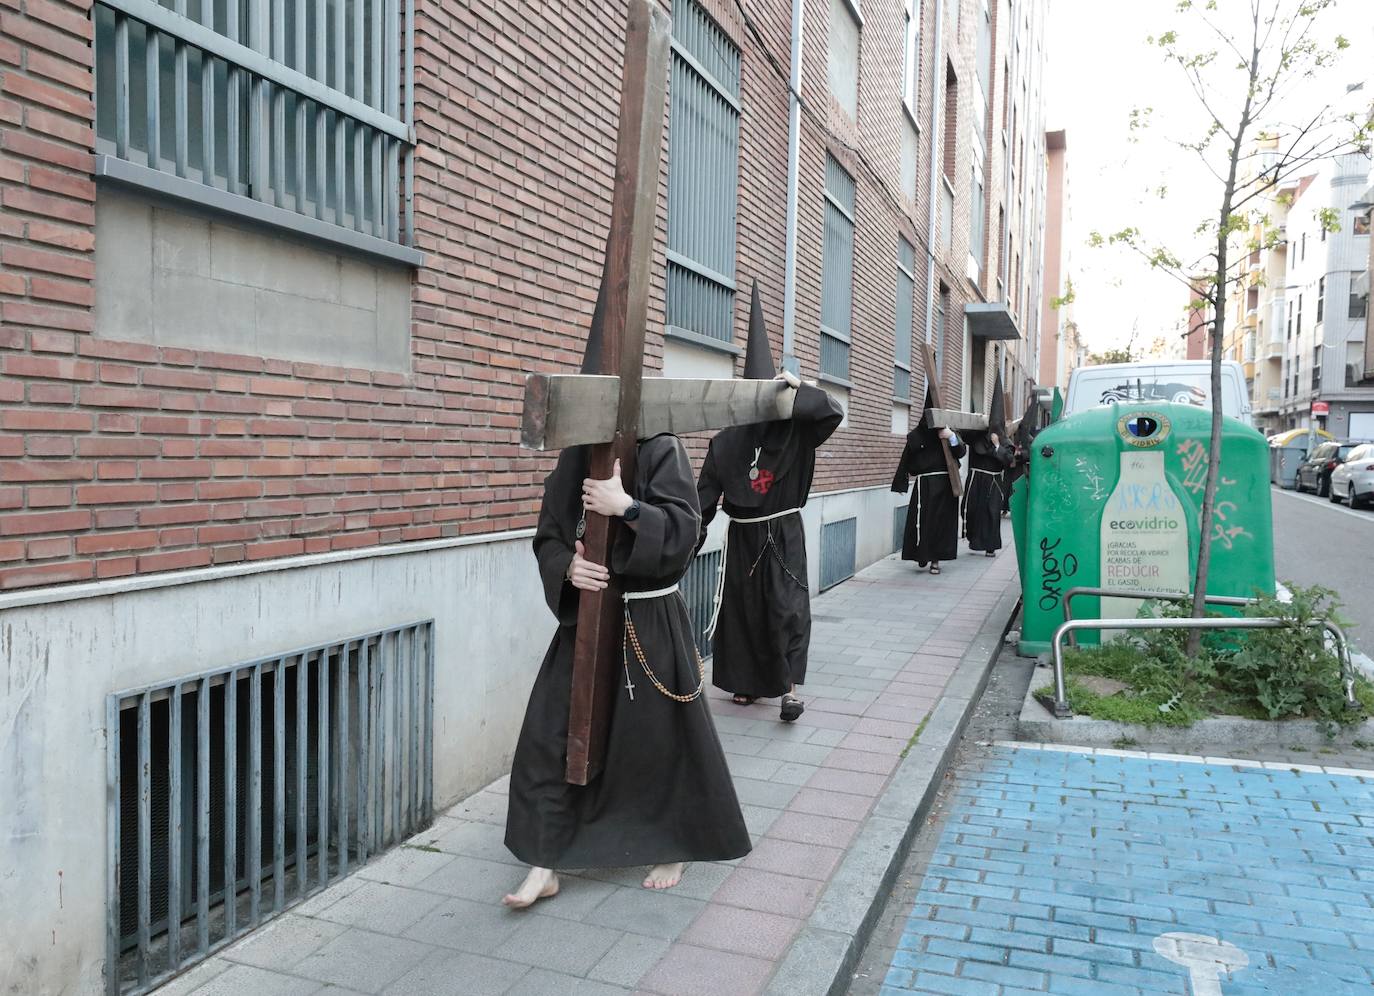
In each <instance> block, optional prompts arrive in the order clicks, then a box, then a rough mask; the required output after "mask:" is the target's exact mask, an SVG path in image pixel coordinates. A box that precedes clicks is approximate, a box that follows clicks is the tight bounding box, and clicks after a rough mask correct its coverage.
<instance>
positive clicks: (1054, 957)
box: [854, 743, 1374, 996]
mask: <svg viewBox="0 0 1374 996" xmlns="http://www.w3.org/2000/svg"><path fill="white" fill-rule="evenodd" d="M1173 934H1187V935H1201V937H1202V938H1206V939H1219V940H1220V941H1221V942H1225V943H1226V944H1230V945H1234V949H1237V950H1233V949H1230V948H1224V947H1223V946H1220V945H1217V944H1216V943H1215V941H1212V940H1207V941H1199V942H1198V943H1196V944H1194V945H1193V946H1192V948H1190V949H1188V951H1185V956H1180V955H1179V951H1178V949H1176V948H1170V942H1169V941H1168V940H1167V938H1168V937H1169V935H1173ZM1161 937H1164V938H1166V940H1164V941H1161V940H1160V938H1161ZM1371 937H1374V771H1361V770H1358V769H1351V768H1343V767H1341V768H1332V767H1323V766H1321V765H1318V764H1304V763H1294V762H1257V761H1251V760H1244V759H1227V758H1201V757H1197V758H1194V757H1178V756H1175V755H1160V754H1146V753H1144V752H1131V751H1118V750H1103V749H1099V750H1096V751H1093V750H1089V749H1085V748H1071V747H1068V748H1066V747H1048V746H1047V747H1045V748H1043V749H1041V748H1040V747H1039V746H1038V745H1026V744H1007V743H999V744H997V745H994V746H992V747H991V748H990V749H988V750H985V751H982V752H978V753H976V754H974V755H973V756H972V757H971V759H970V760H969V761H968V763H967V764H966V765H965V766H964V767H963V768H962V769H961V770H960V771H959V772H958V776H957V780H956V783H955V787H954V789H953V791H952V792H951V793H950V797H949V810H948V815H947V817H946V822H945V825H944V831H943V833H942V834H941V835H940V837H939V841H938V844H937V845H936V846H935V849H934V853H933V855H931V856H930V858H929V862H928V864H927V865H926V870H925V874H924V877H923V879H922V880H921V881H920V884H919V889H918V891H917V892H916V893H915V896H914V903H913V904H912V905H911V907H910V910H909V913H908V915H907V919H906V922H905V925H904V926H903V928H902V930H901V934H900V939H899V941H898V944H897V948H896V950H895V952H893V953H892V954H891V958H890V964H889V967H888V969H887V972H886V977H885V978H884V979H882V980H881V982H880V983H878V985H879V987H880V988H879V990H878V991H879V992H880V993H881V994H882V996H905V994H908V993H913V992H920V993H948V994H962V993H988V994H996V996H1012V994H1019V993H1026V992H1036V993H1046V992H1047V993H1062V994H1080V993H1081V994H1092V996H1098V994H1101V996H1112V994H1142V993H1144V994H1155V993H1178V994H1186V993H1194V994H1197V996H1201V994H1204V993H1207V992H1211V993H1222V994H1225V996H1246V994H1252V993H1299V992H1305V991H1309V990H1312V989H1319V990H1321V991H1322V992H1323V993H1328V994H1338V993H1339V994H1343V993H1352V994H1353V993H1368V992H1370V991H1371V988H1374V950H1371V949H1370V946H1369V939H1370V938H1371ZM1185 947H1186V945H1185ZM1189 952H1190V953H1189ZM1168 954H1172V955H1173V957H1166V955H1168ZM1189 957H1192V958H1193V959H1194V960H1193V961H1189ZM1217 960H1222V961H1227V965H1226V966H1223V968H1222V969H1219V968H1218V966H1217V964H1216V961H1217ZM1237 966H1243V967H1237ZM1228 967H1229V968H1230V969H1231V970H1230V971H1226V970H1224V969H1225V968H1228ZM1190 978H1191V982H1190ZM1208 979H1210V980H1211V982H1213V983H1218V982H1219V983H1220V989H1216V988H1210V989H1209V988H1208V987H1207V985H1206V980H1208ZM1190 985H1191V986H1192V988H1189V986H1190ZM854 991H855V992H859V991H861V987H859V986H857V985H856V987H855V990H854ZM865 991H867V990H865Z"/></svg>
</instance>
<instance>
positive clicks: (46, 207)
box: [0, 0, 1003, 590]
mask: <svg viewBox="0 0 1374 996" xmlns="http://www.w3.org/2000/svg"><path fill="white" fill-rule="evenodd" d="M937 2H943V0H926V2H925V3H924V4H923V5H922V10H923V25H922V31H921V39H922V46H923V50H924V51H923V56H922V59H921V83H920V102H921V110H920V119H921V125H922V132H921V152H920V161H919V167H918V168H919V176H920V181H919V184H918V186H919V190H920V198H921V199H920V203H919V204H917V205H912V204H910V202H909V201H907V200H906V199H905V198H904V196H903V195H902V194H901V192H900V191H901V181H900V130H899V129H900V127H901V123H902V114H903V112H902V109H901V98H900V89H901V77H902V60H901V37H902V32H901V11H902V3H901V0H884V2H878V0H865V3H864V5H863V10H864V18H865V20H864V25H863V36H862V56H861V76H860V87H859V92H860V97H859V113H858V117H859V120H858V121H857V122H851V121H849V120H848V119H847V115H845V114H844V112H843V111H841V110H840V109H839V108H838V105H836V104H835V103H834V101H833V99H832V98H831V96H830V94H829V91H828V86H827V75H826V51H827V50H826V34H827V26H828V23H829V4H828V2H827V0H810V2H808V4H807V9H806V17H807V27H806V40H807V44H806V48H805V60H804V61H805V67H804V86H803V94H802V96H803V100H804V103H805V107H806V111H805V112H804V114H803V118H802V120H803V128H802V141H801V196H800V220H799V231H798V239H797V245H798V265H797V288H798V292H797V323H796V341H795V351H796V353H797V355H798V356H799V358H800V359H801V363H802V369H803V373H804V374H805V375H808V376H814V375H815V372H816V365H817V358H818V348H819V346H818V341H819V339H818V337H819V313H820V284H821V248H820V247H821V227H822V203H823V202H822V190H823V184H824V170H825V156H826V153H827V151H828V152H830V153H831V154H833V155H834V156H835V157H836V159H837V160H838V161H839V162H840V163H841V164H842V165H843V166H844V167H845V169H847V170H848V171H849V172H850V174H851V175H852V176H853V177H854V178H855V180H856V183H857V188H858V192H857V198H856V200H857V226H856V246H855V278H854V312H853V343H854V345H853V352H852V359H851V363H852V372H851V379H852V380H853V382H854V385H855V387H854V389H853V391H852V392H851V396H850V408H849V424H848V426H847V428H845V429H844V430H842V431H841V432H840V433H838V434H837V435H836V437H835V438H834V439H833V440H832V442H831V443H830V444H829V445H828V446H827V447H826V448H825V450H824V451H823V453H822V458H821V459H820V461H819V465H818V475H817V482H816V485H817V489H818V490H821V491H828V490H835V489H839V488H852V487H862V486H879V485H883V484H885V483H886V482H887V481H888V480H889V479H890V477H891V472H892V468H893V465H894V463H895V461H896V457H897V454H898V452H899V449H900V438H899V437H895V436H893V435H892V434H891V431H890V428H891V427H890V420H891V412H892V369H893V367H892V361H893V322H894V295H895V287H896V255H897V237H898V235H899V234H901V235H902V236H904V237H905V238H906V239H907V240H908V241H909V242H911V244H912V245H914V246H915V247H916V257H917V267H916V275H917V283H916V294H915V307H914V314H915V323H914V324H915V328H914V335H913V340H914V341H915V342H920V341H921V340H922V339H923V338H924V336H925V313H926V312H925V302H926V287H925V279H926V278H925V273H926V268H925V253H926V241H927V238H926V236H927V218H928V214H927V212H928V211H929V207H930V206H929V204H928V203H927V198H928V195H929V190H928V183H929V176H930V173H929V166H930V158H929V157H930V156H931V155H932V150H931V145H930V110H931V102H932V100H933V99H943V98H942V92H941V90H940V88H939V87H937V86H936V85H934V84H935V82H936V80H942V79H943V77H944V74H945V66H944V64H943V63H945V62H946V61H948V62H949V64H950V65H952V66H953V68H954V71H955V72H956V73H957V74H958V76H959V80H960V85H959V93H960V97H959V101H960V121H959V124H958V128H959V134H960V135H961V136H962V135H966V134H967V133H968V129H969V127H970V126H969V124H968V115H969V114H970V113H971V112H972V107H973V102H972V98H971V92H972V90H973V88H975V87H977V86H978V82H977V77H976V74H975V73H974V71H973V67H972V65H971V64H970V60H971V57H972V51H973V46H974V31H973V30H972V24H973V16H972V10H973V8H974V7H976V4H975V3H974V2H973V0H966V2H965V4H964V6H965V7H966V8H969V9H968V10H966V11H965V12H964V16H963V17H962V18H961V21H962V22H963V28H962V30H961V32H960V34H959V36H958V45H957V47H955V46H953V45H952V44H951V42H952V41H953V36H952V33H951V32H950V30H949V26H948V25H946V30H945V39H944V41H945V44H944V49H945V52H944V54H943V55H942V59H941V62H942V65H940V66H938V67H935V66H932V65H931V60H932V57H933V53H932V48H933V40H934V34H935V26H934V19H935V9H936V6H937ZM604 6H605V7H606V10H605V11H604V12H602V13H600V14H598V15H597V16H592V15H590V14H588V13H586V12H585V11H584V10H583V7H582V5H570V4H562V3H538V4H530V3H528V2H517V0H499V2H491V0H482V2H477V0H451V2H448V3H442V4H441V3H438V2H435V0H419V2H418V4H417V7H418V20H417V24H416V33H415V60H416V125H417V131H418V138H419V148H418V151H417V153H416V183H415V217H416V232H417V237H416V244H417V246H418V248H420V249H421V250H422V251H423V252H424V253H425V263H424V265H423V267H422V268H421V269H419V270H418V271H417V273H416V275H415V281H414V292H413V313H412V319H413V321H412V356H413V365H412V371H411V373H410V374H409V375H403V374H394V373H385V372H378V371H369V370H359V369H341V368H331V367H327V366H322V365H318V364H310V363H299V362H290V361H286V360H276V359H267V358H262V357H257V356H244V355H230V354H221V353H214V352H205V351H196V350H188V349H178V348H168V347H159V346H153V345H145V344H135V343H124V342H116V341H109V340H105V339H100V338H96V337H95V336H94V335H93V330H94V320H93V313H92V308H93V304H94V286H93V280H94V262H93V249H94V230H95V200H96V198H97V196H98V191H97V189H96V184H95V182H94V181H93V179H92V172H93V155H92V149H93V146H94V138H93V119H94V103H93V93H92V91H93V78H92V48H91V45H92V34H93V32H92V22H91V17H90V6H89V4H88V3H84V2H75V3H62V2H58V0H0V27H3V33H2V34H0V205H3V209H4V210H3V214H0V590H5V589H14V588H21V587H26V586H34V585H44V584H54V583H60V582H75V581H89V580H95V579H103V578H114V577H120V576H125V575H130V574H136V573H147V572H153V571H165V570H173V569H180V568H191V567H204V566H209V565H218V564H228V563H234V562H239V561H247V560H258V559H263V558H272V557H284V556H291V555H296V554H306V553H316V552H325V551H330V550H340V549H349V548H358V547H367V546H372V545H377V544H390V543H400V542H406V541H411V540H423V539H431V538H438V537H446V536H454V535H460V534H474V533H487V532H495V531H500V530H506V529H515V528H523V527H528V526H531V525H532V524H533V522H534V518H535V514H536V512H537V508H538V501H539V492H540V484H541V482H542V479H543V474H544V473H545V472H546V470H547V468H548V467H549V465H550V464H549V458H547V457H538V456H536V455H533V454H531V453H530V452H529V451H524V450H521V449H520V447H519V445H518V430H519V422H520V406H521V398H522V393H523V381H524V376H525V374H527V373H529V372H532V371H554V370H567V369H569V368H571V367H574V366H575V365H576V363H577V362H578V360H579V358H580V353H581V341H582V336H583V335H584V330H585V327H586V324H587V321H588V318H589V316H590V313H591V308H592V302H593V300H594V298H595V292H596V279H597V277H598V275H599V273H600V264H601V253H602V249H603V245H604V239H605V229H606V224H607V215H608V210H609V200H610V187H611V180H612V166H613V155H614V141H615V118H616V109H617V102H618V89H619V75H620V68H619V60H620V42H619V39H620V37H621V35H622V25H623V18H624V11H623V6H622V5H621V4H620V3H607V4H605V5H604ZM665 6H666V4H665ZM706 6H707V9H708V10H709V11H711V13H712V14H713V16H715V17H716V18H717V19H718V21H719V22H720V24H721V25H722V27H723V28H724V29H725V30H726V32H727V33H728V34H729V35H730V37H731V38H732V39H733V40H734V41H735V42H736V44H737V45H738V46H739V47H740V49H741V50H742V53H743V82H742V88H741V104H742V108H743V110H742V114H741V119H740V164H739V165H740V189H739V206H738V212H739V221H738V236H737V237H738V262H737V270H736V277H737V279H738V281H739V283H740V285H741V286H747V285H748V282H749V281H750V280H752V279H754V278H757V279H758V282H759V286H760V289H761V291H762V293H763V302H764V311H765V315H766V317H767V320H768V324H769V327H770V330H771V332H772V334H773V338H774V343H775V346H774V351H775V354H780V353H781V348H780V346H781V339H782V299H783V257H784V240H785V230H784V228H785V204H786V189H787V120H788V115H787V110H788V95H787V81H786V71H787V65H788V63H789V46H790V30H791V25H790V18H791V3H790V0H769V2H767V3H759V2H751V3H748V4H746V5H745V6H744V8H743V9H744V10H746V11H748V16H749V18H750V20H751V22H753V23H752V24H750V25H746V23H745V22H744V21H743V19H742V16H741V13H740V11H741V8H740V7H739V6H738V5H736V4H735V3H733V2H730V0H710V2H709V3H707V4H706ZM996 64H997V65H998V66H999V70H998V71H999V73H1000V66H1001V62H1000V59H999V60H998V61H997V62H996ZM1002 91H1003V88H1002V85H1001V81H1000V79H999V80H998V81H997V82H996V83H995V84H994V86H993V87H992V92H993V95H994V103H995V107H994V109H993V111H992V115H991V116H992V119H993V120H994V121H1000V120H1001V118H1002V110H1001V105H1000V99H1001V94H1002ZM989 146H990V149H989V156H988V159H989V163H988V166H989V173H990V179H991V176H995V175H996V174H994V173H992V169H993V166H994V165H995V166H996V169H997V170H1000V169H1001V166H1000V159H997V160H994V156H993V149H997V150H999V152H998V155H1000V142H998V141H995V140H994V141H990V142H989ZM953 153H954V156H955V159H956V162H955V165H954V173H953V176H954V177H955V179H956V184H955V190H956V207H955V212H954V231H955V237H954V246H953V252H952V253H951V259H952V260H953V263H952V265H946V264H945V262H944V261H943V259H942V258H941V259H940V262H939V263H937V267H936V272H937V274H938V277H939V279H940V280H942V281H943V282H944V283H945V284H946V285H947V286H948V287H949V289H950V292H951V309H950V315H949V317H948V320H947V328H948V336H949V341H948V346H947V350H946V358H947V359H946V367H945V381H946V387H947V389H949V390H951V391H952V392H954V394H955V396H956V397H957V391H958V386H959V384H960V382H961V378H962V368H961V363H962V356H961V349H962V322H961V320H960V313H961V311H962V305H963V303H964V301H965V300H967V299H971V298H972V297H973V291H972V288H971V287H970V285H969V283H968V282H967V281H966V279H965V278H964V272H963V271H964V260H965V258H966V253H967V239H968V222H967V219H968V211H969V209H968V198H969V189H968V186H969V185H968V179H967V173H968V169H969V160H968V156H969V154H970V153H969V152H968V150H967V149H966V148H965V147H964V139H963V138H962V137H961V138H960V139H959V141H957V142H956V143H955V149H954V150H953ZM935 154H939V155H943V154H945V153H944V150H940V151H939V152H936V153H935ZM667 167H668V163H667V153H666V144H665V155H664V166H663V170H664V171H663V180H662V183H661V187H662V190H663V192H664V193H663V196H661V197H660V208H659V228H660V233H659V234H660V238H659V242H658V249H657V252H656V259H655V261H654V268H653V272H654V273H655V275H656V278H655V292H654V296H653V299H652V301H651V306H650V318H649V328H650V334H649V346H648V354H649V355H648V359H647V363H648V365H649V366H650V367H651V368H655V369H657V368H659V367H661V364H662V335H661V332H659V331H658V330H660V329H661V328H662V325H663V318H664V309H663V275H664V269H665V259H664V252H663V233H664V230H665V223H666V210H667V206H666V176H667ZM996 187H997V185H996V184H994V183H991V182H989V185H988V189H989V194H988V198H987V201H988V205H989V221H988V223H987V224H986V226H985V231H986V232H987V233H988V235H989V239H990V240H991V238H995V236H993V235H992V233H993V232H995V231H996V220H995V219H996V207H997V204H998V203H999V198H998V196H997V195H996V194H995V193H994V191H995V190H996ZM937 232H938V228H937ZM936 253H937V256H942V255H943V254H942V250H941V249H940V247H937V248H936ZM988 256H989V265H988V268H987V270H985V273H992V274H994V275H995V272H996V263H995V254H994V253H989V254H988ZM990 296H991V295H990ZM747 306H748V300H747V295H746V294H740V295H738V296H737V300H736V328H737V329H738V330H739V333H738V335H739V339H740V340H742V335H743V329H744V327H745V323H746V317H747ZM919 381H920V377H919V374H917V375H915V376H914V377H913V388H912V393H913V396H914V397H917V398H918V400H919V389H920V384H919Z"/></svg>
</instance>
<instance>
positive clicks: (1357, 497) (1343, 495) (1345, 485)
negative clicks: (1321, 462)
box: [1331, 443, 1374, 508]
mask: <svg viewBox="0 0 1374 996" xmlns="http://www.w3.org/2000/svg"><path fill="white" fill-rule="evenodd" d="M1341 499H1345V500H1346V501H1348V502H1350V507H1351V508H1359V507H1360V506H1361V505H1366V504H1369V503H1370V502H1374V443H1362V444H1360V445H1359V446H1356V447H1355V448H1354V449H1353V450H1351V451H1350V452H1349V453H1348V454H1347V455H1346V458H1345V461H1344V462H1343V463H1341V464H1340V465H1339V466H1337V467H1336V469H1334V470H1333V471H1331V500H1332V501H1340V500H1341Z"/></svg>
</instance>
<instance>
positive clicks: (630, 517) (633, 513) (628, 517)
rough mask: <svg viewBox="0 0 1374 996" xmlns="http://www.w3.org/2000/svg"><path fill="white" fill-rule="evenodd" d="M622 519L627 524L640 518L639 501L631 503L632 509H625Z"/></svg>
mask: <svg viewBox="0 0 1374 996" xmlns="http://www.w3.org/2000/svg"><path fill="white" fill-rule="evenodd" d="M621 518H622V519H624V520H625V521H626V522H634V521H635V519H638V518H639V499H637V498H636V499H635V500H634V501H631V502H630V507H629V508H627V509H625V512H624V514H623V515H621Z"/></svg>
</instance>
